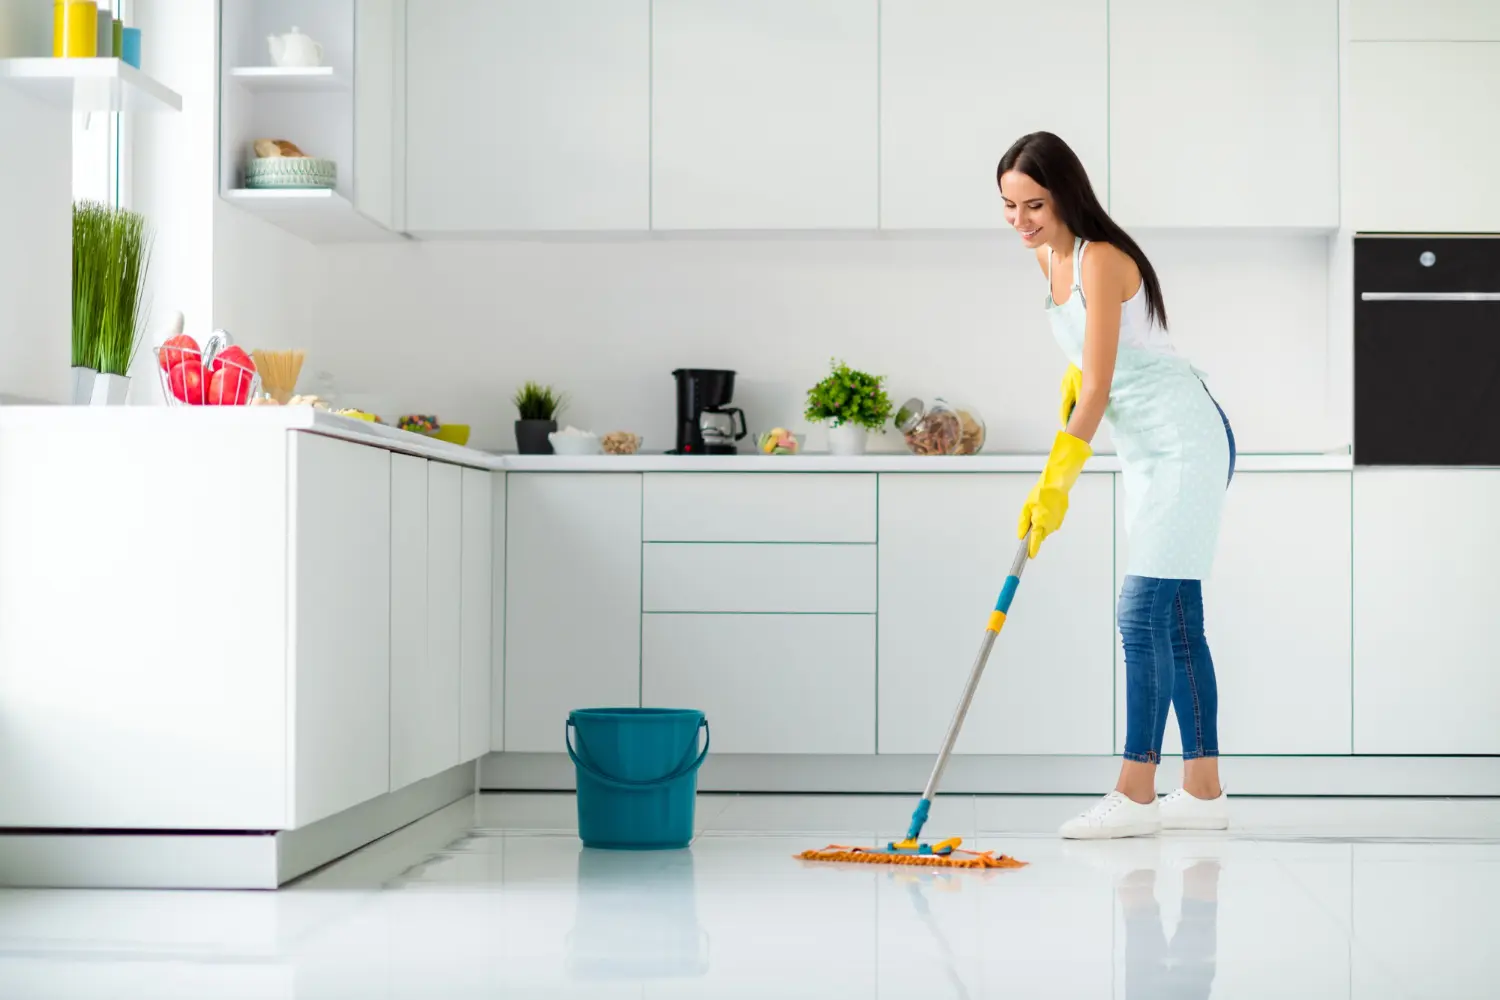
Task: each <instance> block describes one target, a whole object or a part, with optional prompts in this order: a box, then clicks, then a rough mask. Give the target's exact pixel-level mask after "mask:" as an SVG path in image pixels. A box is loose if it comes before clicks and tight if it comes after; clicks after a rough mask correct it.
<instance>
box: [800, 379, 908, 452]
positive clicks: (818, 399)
mask: <svg viewBox="0 0 1500 1000" xmlns="http://www.w3.org/2000/svg"><path fill="white" fill-rule="evenodd" d="M803 416H804V417H806V418H807V419H808V420H809V421H811V422H812V423H827V424H828V425H829V427H828V450H829V451H830V452H831V453H833V454H835V455H863V454H864V451H865V443H866V440H867V439H868V438H869V436H870V432H871V431H880V432H881V433H884V432H885V422H886V421H887V420H889V419H890V418H891V397H890V396H888V395H886V392H885V376H884V375H870V374H867V373H865V372H861V371H855V370H854V369H852V368H850V367H849V366H848V365H846V364H844V362H842V361H834V362H832V371H830V372H829V374H828V377H827V378H825V379H823V381H821V382H819V383H818V384H817V385H815V386H813V387H812V388H811V389H809V390H807V412H806V413H804V414H803Z"/></svg>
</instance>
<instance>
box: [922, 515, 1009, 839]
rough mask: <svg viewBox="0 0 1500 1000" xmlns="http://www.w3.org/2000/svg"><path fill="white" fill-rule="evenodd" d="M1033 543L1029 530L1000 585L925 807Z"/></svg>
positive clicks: (926, 805)
mask: <svg viewBox="0 0 1500 1000" xmlns="http://www.w3.org/2000/svg"><path fill="white" fill-rule="evenodd" d="M1030 546H1031V532H1030V531H1027V532H1026V537H1025V538H1023V539H1021V547H1020V548H1018V549H1017V550H1016V558H1015V560H1014V561H1012V562H1011V564H1010V574H1009V575H1008V576H1007V577H1006V578H1005V584H1004V585H1003V586H1002V587H1001V588H1000V598H999V600H997V601H996V602H995V610H994V611H992V612H990V620H989V624H987V625H986V626H985V627H984V641H983V642H982V643H981V644H980V646H979V655H978V656H977V657H975V658H974V669H972V670H971V671H969V682H968V683H967V684H965V685H964V696H963V697H962V698H961V699H959V702H958V708H957V709H956V710H955V711H954V713H953V721H952V722H950V723H948V735H947V736H945V737H944V738H943V749H942V750H941V751H940V752H939V753H938V758H937V763H936V764H935V765H933V768H932V777H930V778H928V779H927V788H926V789H925V790H924V791H923V792H922V802H923V804H924V811H925V808H931V803H932V797H933V796H934V795H936V794H937V789H938V782H939V781H941V780H942V778H943V769H944V768H945V767H947V766H948V756H949V754H951V753H953V745H954V744H955V743H957V742H958V733H959V730H961V729H963V726H964V716H966V715H968V714H969V704H970V702H972V701H973V700H974V692H975V691H977V690H978V689H979V678H980V677H981V676H982V675H983V674H984V665H985V664H986V663H987V662H989V658H990V650H992V649H994V648H995V638H996V636H998V635H999V634H1000V629H1001V628H1002V627H1003V626H1004V625H1005V616H1006V615H1007V614H1008V613H1009V612H1010V602H1011V601H1012V600H1014V599H1015V596H1016V588H1017V587H1019V586H1020V585H1021V574H1022V573H1023V572H1025V570H1026V562H1027V558H1028V556H1029V554H1030Z"/></svg>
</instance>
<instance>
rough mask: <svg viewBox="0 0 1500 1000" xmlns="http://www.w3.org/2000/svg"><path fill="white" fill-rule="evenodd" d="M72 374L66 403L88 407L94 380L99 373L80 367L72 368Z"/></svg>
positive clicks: (92, 394)
mask: <svg viewBox="0 0 1500 1000" xmlns="http://www.w3.org/2000/svg"><path fill="white" fill-rule="evenodd" d="M72 372H73V384H72V391H71V392H70V393H69V394H68V402H69V403H71V404H73V405H74V406H88V405H89V400H91V399H93V398H94V379H95V378H97V377H98V375H99V373H98V372H96V371H94V369H92V368H85V367H83V366H82V365H80V366H78V367H75V368H73V369H72Z"/></svg>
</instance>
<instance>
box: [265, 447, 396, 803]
mask: <svg viewBox="0 0 1500 1000" xmlns="http://www.w3.org/2000/svg"><path fill="white" fill-rule="evenodd" d="M291 439H292V445H291V467H292V469H293V479H292V483H291V487H290V489H291V510H292V518H291V523H290V524H289V525H288V530H289V531H290V540H291V546H290V551H291V553H292V565H291V567H290V576H291V584H292V586H291V612H292V613H291V623H292V643H291V646H292V662H291V663H290V664H289V665H288V666H289V668H290V669H289V670H288V671H287V673H288V675H289V676H291V677H292V678H294V679H295V680H294V685H295V686H294V690H293V694H292V705H293V714H294V736H293V747H294V750H293V757H292V759H293V780H294V794H293V799H292V801H293V822H292V824H291V825H292V826H294V827H295V826H306V825H307V824H309V823H312V822H314V821H316V820H320V819H323V818H324V817H326V816H331V815H333V814H334V813H337V812H341V811H343V810H345V809H348V808H349V807H351V806H356V805H358V804H360V803H361V802H364V801H366V800H368V799H373V798H375V797H377V796H379V795H383V794H385V792H386V791H387V789H388V777H389V776H388V771H387V768H388V761H389V759H390V605H389V603H388V602H387V600H386V597H387V595H388V594H389V593H390V581H391V493H390V483H391V455H390V453H389V452H387V451H384V450H382V449H379V448H370V447H367V446H365V445H360V444H351V443H349V442H347V441H338V440H335V439H333V438H328V437H319V436H317V435H314V434H293V435H291ZM372 595H373V599H372ZM273 668H275V669H280V667H279V665H278V664H275V663H268V664H267V665H266V669H267V670H270V669H273Z"/></svg>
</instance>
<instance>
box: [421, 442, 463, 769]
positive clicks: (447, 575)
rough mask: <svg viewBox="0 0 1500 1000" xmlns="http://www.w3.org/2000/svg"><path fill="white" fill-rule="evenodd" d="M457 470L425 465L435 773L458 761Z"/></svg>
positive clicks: (459, 558) (460, 658)
mask: <svg viewBox="0 0 1500 1000" xmlns="http://www.w3.org/2000/svg"><path fill="white" fill-rule="evenodd" d="M462 613H463V470H462V469H460V468H459V467H458V466H456V465H446V464H444V463H442V462H429V463H427V675H426V678H425V682H426V687H427V688H428V689H429V691H430V692H431V697H432V699H433V702H434V704H436V705H440V706H442V711H441V715H442V719H443V726H442V729H441V730H440V731H434V733H433V740H432V747H431V748H430V752H431V754H432V757H431V760H432V763H433V764H434V765H435V770H434V772H433V773H436V772H437V771H442V770H446V769H447V768H450V767H452V766H453V765H455V764H457V763H458V762H459V759H460V758H459V701H460V697H461V691H462V681H461V680H460V677H461V671H462V663H463V622H462Z"/></svg>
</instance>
